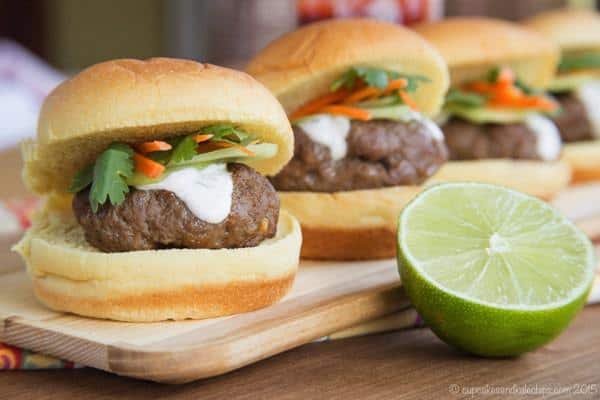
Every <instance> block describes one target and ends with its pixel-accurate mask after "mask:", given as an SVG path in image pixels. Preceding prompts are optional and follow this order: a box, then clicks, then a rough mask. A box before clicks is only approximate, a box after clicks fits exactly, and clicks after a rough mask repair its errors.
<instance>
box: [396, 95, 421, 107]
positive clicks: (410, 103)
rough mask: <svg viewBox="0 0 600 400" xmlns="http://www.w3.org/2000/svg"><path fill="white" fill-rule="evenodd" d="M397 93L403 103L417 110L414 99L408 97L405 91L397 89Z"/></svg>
mask: <svg viewBox="0 0 600 400" xmlns="http://www.w3.org/2000/svg"><path fill="white" fill-rule="evenodd" d="M398 94H399V95H400V98H401V99H402V101H403V102H404V104H406V105H407V106H409V107H410V108H412V109H413V110H415V111H419V107H418V106H417V103H415V101H414V100H413V99H411V98H410V96H409V95H408V93H406V92H405V91H404V90H399V91H398Z"/></svg>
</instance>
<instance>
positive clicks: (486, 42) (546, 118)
mask: <svg viewBox="0 0 600 400" xmlns="http://www.w3.org/2000/svg"><path fill="white" fill-rule="evenodd" d="M415 29H416V31H417V32H418V33H419V34H421V35H422V36H423V37H424V38H425V39H427V40H428V41H429V42H430V43H431V44H433V45H434V46H435V47H436V48H437V49H438V50H439V51H440V53H441V54H442V55H443V57H444V59H445V60H446V63H447V64H448V68H449V69H450V80H451V89H450V90H449V91H448V94H447V95H446V100H445V104H444V107H443V112H442V114H441V115H440V116H438V118H439V121H438V122H439V123H440V125H441V128H442V131H443V132H444V136H445V138H446V145H447V146H448V150H449V152H450V160H451V162H449V163H447V164H446V165H445V166H443V167H442V169H441V170H440V172H439V173H438V174H437V175H436V176H435V177H434V178H433V181H452V180H459V181H480V182H487V183H494V184H499V185H504V186H508V187H511V188H513V189H517V190H520V191H522V192H526V193H529V194H532V195H536V196H539V197H542V198H546V199H549V198H551V197H553V196H554V195H555V194H556V193H557V192H558V191H560V190H561V189H562V188H564V187H565V186H567V185H568V182H569V179H570V169H569V166H568V165H567V164H566V163H564V162H561V161H559V159H560V154H561V140H560V135H559V133H558V129H557V127H556V125H555V124H554V123H553V122H552V120H551V118H552V117H553V116H555V115H556V114H557V113H559V112H560V106H559V104H558V103H557V102H556V101H555V100H554V99H552V98H551V97H550V96H548V95H546V94H545V93H544V92H543V89H544V88H545V87H546V86H547V85H548V84H549V83H550V82H551V80H552V78H553V75H554V70H555V68H556V65H557V62H558V50H557V48H556V47H555V45H554V44H553V43H552V42H551V41H549V40H547V39H545V38H544V37H543V36H541V35H539V34H538V33H536V32H532V31H529V30H527V29H524V28H522V27H521V26H519V25H516V24H514V23H510V22H505V21H500V20H494V19H487V18H450V19H447V20H443V21H440V22H435V23H429V24H422V25H418V26H416V27H415Z"/></svg>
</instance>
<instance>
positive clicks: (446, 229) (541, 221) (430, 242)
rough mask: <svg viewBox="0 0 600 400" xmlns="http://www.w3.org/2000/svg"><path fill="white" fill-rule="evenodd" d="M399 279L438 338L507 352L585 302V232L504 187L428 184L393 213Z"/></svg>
mask: <svg viewBox="0 0 600 400" xmlns="http://www.w3.org/2000/svg"><path fill="white" fill-rule="evenodd" d="M398 262H399V268H400V274H401V277H402V281H403V285H404V288H405V290H406V292H407V293H408V295H409V297H410V299H411V301H412V302H413V303H414V305H415V307H416V308H417V310H418V311H419V313H420V314H421V315H422V317H423V319H424V320H425V322H426V323H427V324H428V325H429V326H430V327H431V328H432V330H433V331H434V332H435V333H436V334H437V335H438V336H439V337H440V338H441V339H442V340H444V341H445V342H447V343H449V344H451V345H454V346H457V347H459V348H461V349H463V350H466V351H469V352H472V353H475V354H479V355H485V356H509V355H516V354H520V353H523V352H525V351H529V350H532V349H535V348H537V347H539V346H541V345H543V344H544V343H547V342H548V341H550V340H551V339H553V338H554V337H556V336H557V335H558V334H559V333H560V332H561V331H563V330H564V329H565V327H566V326H567V325H568V324H569V322H570V321H571V320H572V319H573V317H574V316H575V314H576V313H577V312H578V311H579V310H580V309H581V307H582V306H583V304H584V303H585V300H586V296H587V293H588V292H589V290H590V288H591V285H592V282H593V278H594V271H595V267H596V262H595V254H594V248H593V246H592V244H591V243H590V241H589V239H588V238H587V237H586V236H585V235H584V234H583V233H582V232H581V231H580V230H579V229H578V228H577V227H576V226H575V225H573V224H572V223H571V222H570V221H569V220H567V219H566V218H565V217H563V216H562V215H560V213H559V212H557V211H556V210H555V209H553V208H552V207H551V206H549V205H548V204H546V203H544V202H542V201H540V200H538V199H536V198H533V197H530V196H528V195H525V194H522V193H519V192H516V191H513V190H509V189H506V188H502V187H498V186H494V185H487V184H479V183H449V184H442V185H437V186H433V187H431V188H429V189H428V190H426V191H424V192H423V193H421V194H420V195H419V196H418V197H416V198H415V199H414V200H413V201H412V202H411V203H410V204H409V205H407V206H406V208H405V209H404V210H403V212H402V213H401V215H400V218H399V226H398Z"/></svg>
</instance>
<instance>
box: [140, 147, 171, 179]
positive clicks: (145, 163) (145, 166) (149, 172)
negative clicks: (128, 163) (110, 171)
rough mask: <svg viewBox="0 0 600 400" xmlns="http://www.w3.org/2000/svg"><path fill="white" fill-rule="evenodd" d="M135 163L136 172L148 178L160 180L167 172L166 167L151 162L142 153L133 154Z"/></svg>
mask: <svg viewBox="0 0 600 400" xmlns="http://www.w3.org/2000/svg"><path fill="white" fill-rule="evenodd" d="M133 161H134V163H135V169H136V171H139V172H141V173H142V174H144V175H146V176H147V177H148V178H158V177H159V176H160V175H161V174H162V173H163V172H164V170H165V166H164V165H162V164H160V163H157V162H156V161H154V160H151V159H150V158H148V157H144V156H143V155H141V154H140V153H134V154H133Z"/></svg>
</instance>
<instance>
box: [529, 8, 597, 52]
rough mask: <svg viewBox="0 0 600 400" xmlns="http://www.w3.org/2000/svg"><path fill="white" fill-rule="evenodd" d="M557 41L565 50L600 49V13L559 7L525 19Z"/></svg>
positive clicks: (534, 27)
mask: <svg viewBox="0 0 600 400" xmlns="http://www.w3.org/2000/svg"><path fill="white" fill-rule="evenodd" d="M523 24H525V26H527V27H529V28H531V29H534V30H536V31H538V32H540V33H541V34H543V35H544V36H545V37H547V38H548V39H550V40H552V41H554V42H555V43H557V44H558V45H559V46H560V48H561V49H562V50H563V51H579V50H600V14H598V13H597V12H594V11H591V10H584V9H558V10H551V11H547V12H543V13H541V14H538V15H536V16H534V17H532V18H529V19H526V20H525V21H523Z"/></svg>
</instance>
